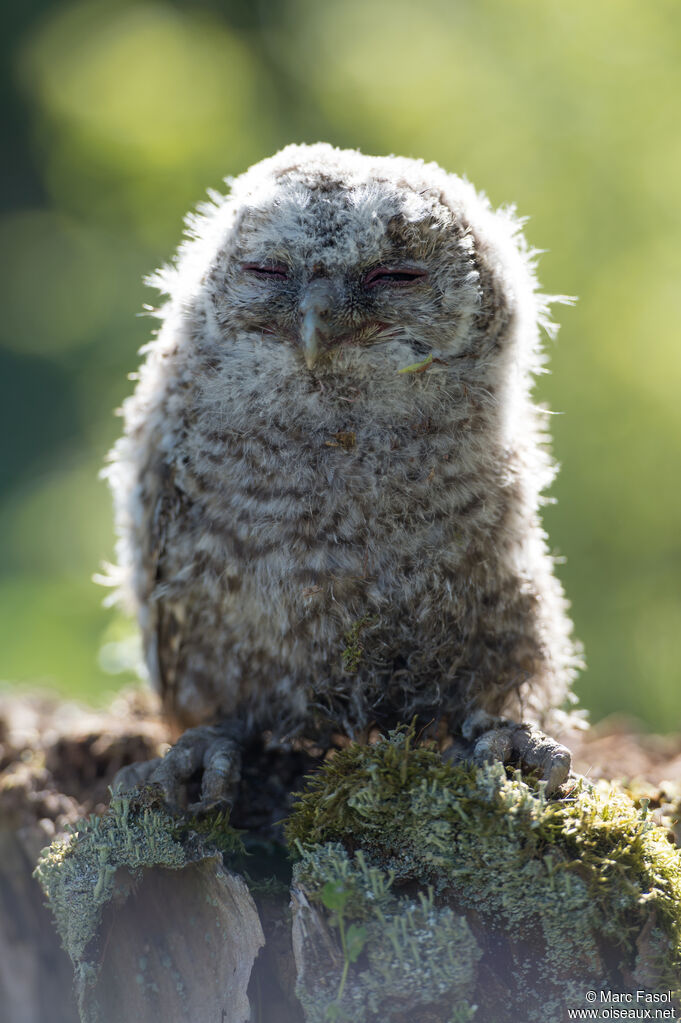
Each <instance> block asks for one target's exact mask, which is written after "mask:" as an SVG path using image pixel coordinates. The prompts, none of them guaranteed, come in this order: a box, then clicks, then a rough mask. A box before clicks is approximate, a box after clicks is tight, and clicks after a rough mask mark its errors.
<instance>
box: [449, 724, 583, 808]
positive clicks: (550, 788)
mask: <svg viewBox="0 0 681 1023" xmlns="http://www.w3.org/2000/svg"><path fill="white" fill-rule="evenodd" d="M462 732H463V734H464V737H465V738H467V739H468V740H469V741H472V742H473V750H472V759H473V761H474V762H475V763H477V764H485V763H490V762H491V761H495V760H499V761H501V763H502V764H517V765H518V766H519V767H520V768H521V770H523V771H525V772H527V773H535V774H538V775H539V777H540V779H541V780H542V781H544V782H546V792H547V793H548V794H551V793H553V792H555V791H556V790H557V789H559V788H560V786H561V785H562V784H563V782H565V780H566V779H567V777H568V775H569V773H570V766H571V763H572V757H571V754H570V751H569V749H568V748H567V747H566V746H563V745H562V744H561V743H559V742H556V740H555V739H552V738H551V737H550V736H548V735H545V734H544V732H542V731H540V730H539V729H538V728H535V727H534V726H533V725H528V724H521V725H519V724H516V723H515V722H513V721H508V720H506V719H504V718H492V717H491V716H490V715H489V714H486V713H484V712H481V711H478V712H476V713H475V714H472V715H470V717H468V718H467V719H466V721H465V722H464V725H463V728H462Z"/></svg>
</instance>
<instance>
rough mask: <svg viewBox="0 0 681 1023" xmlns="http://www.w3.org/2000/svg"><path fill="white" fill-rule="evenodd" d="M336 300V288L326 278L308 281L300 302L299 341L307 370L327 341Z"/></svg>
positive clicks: (310, 367) (312, 364)
mask: <svg viewBox="0 0 681 1023" xmlns="http://www.w3.org/2000/svg"><path fill="white" fill-rule="evenodd" d="M337 300H338V298H337V293H336V287H335V286H334V284H333V282H332V281H330V280H329V279H328V278H327V277H320V278H317V279H316V280H313V281H310V283H309V284H308V286H307V288H306V289H305V293H304V295H303V297H302V299H301V302H300V316H301V320H300V341H301V345H302V349H303V355H304V356H305V364H306V366H307V368H308V369H312V367H313V366H314V364H315V362H316V360H317V356H318V355H319V353H320V351H322V350H323V349H324V347H325V345H326V342H327V341H328V340H329V336H330V326H329V319H330V315H331V311H332V309H333V307H334V305H336V304H337Z"/></svg>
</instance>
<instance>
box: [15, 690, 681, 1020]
mask: <svg viewBox="0 0 681 1023" xmlns="http://www.w3.org/2000/svg"><path fill="white" fill-rule="evenodd" d="M3 722H4V724H3ZM0 729H1V730H0V737H1V739H2V751H1V754H0V755H1V759H0V855H1V857H2V858H1V859H0V907H1V909H2V915H1V916H0V1006H1V1007H2V1008H1V1009H0V1018H2V1019H3V1020H7V1021H8V1023H38V1021H41V1023H42V1021H43V1020H45V1019H50V1020H56V1021H57V1023H77V1021H78V1020H79V1019H80V1020H82V1021H90V1023H93V1021H99V1023H118V1021H119V1020H120V1021H123V1020H130V1019H134V1020H139V1021H140V1023H146V1021H149V1023H151V1021H156V1020H161V1019H163V1020H164V1021H178V1023H179V1021H185V1020H187V1021H189V1020H192V1021H194V1020H206V1021H208V1020H211V1021H212V1020H215V1021H217V1023H223V1021H224V1023H241V1021H242V1020H243V1021H244V1023H246V1021H247V1020H250V1021H251V1023H253V1021H256V1023H325V1021H328V1020H331V1021H333V1020H336V1021H340V1020H353V1021H358V1023H362V1021H366V1023H370V1021H371V1023H378V1021H379V1020H380V1021H381V1023H384V1021H385V1023H388V1021H390V1023H403V1021H405V1023H406V1021H407V1020H408V1021H409V1023H463V1021H467V1020H475V1021H478V1023H507V1021H508V1023H511V1021H513V1023H515V1021H516V1020H518V1019H523V1020H524V1021H525V1023H532V1021H534V1020H542V1021H546V1020H548V1021H551V1023H562V1020H564V1019H567V1018H568V1016H567V1013H568V1010H569V1009H580V1008H588V1005H587V1003H585V1000H584V999H585V995H586V991H587V990H594V991H596V992H598V993H599V997H600V992H601V991H604V992H607V991H609V992H612V993H614V994H615V995H622V996H624V995H628V994H630V993H633V994H632V997H634V998H638V999H639V1003H640V1006H641V1007H646V1006H647V1007H650V1006H651V1005H655V1006H656V1007H657V1008H661V1009H665V1008H666V1009H671V1008H674V1009H675V1010H678V1008H679V999H680V998H681V858H680V855H679V851H678V850H677V849H676V848H675V846H674V845H673V843H672V840H671V836H672V830H673V823H671V822H672V821H673V819H674V814H675V808H674V806H673V805H672V804H673V799H674V798H675V791H676V792H677V796H676V798H678V790H677V789H675V783H674V778H675V775H676V771H677V765H679V764H681V758H679V757H678V753H679V749H680V748H681V744H679V743H678V742H677V744H676V746H674V745H673V743H672V744H671V745H668V746H667V747H666V748H665V749H664V754H665V755H661V754H660V749H661V748H662V747H660V745H659V743H658V744H657V745H655V744H653V745H652V746H651V745H650V743H649V742H648V741H647V740H634V739H632V738H631V737H629V738H624V737H623V732H622V731H621V729H620V731H619V732H618V733H617V741H616V742H615V743H614V746H615V747H616V749H617V750H618V751H621V750H622V748H623V746H625V745H626V743H627V742H629V743H630V744H631V743H634V742H635V744H636V747H637V749H638V750H639V754H640V757H639V760H641V758H642V759H643V760H644V761H645V758H646V756H647V757H648V760H647V763H648V767H649V768H650V770H649V771H647V772H646V773H647V774H648V781H647V782H644V781H639V782H637V783H636V785H635V786H633V787H632V788H631V792H632V793H633V797H634V798H633V799H632V798H631V797H630V795H627V794H625V793H624V792H623V791H622V790H621V789H617V788H614V787H612V786H610V787H608V786H600V787H599V786H593V785H591V784H586V783H585V782H583V781H575V782H572V783H571V785H570V786H569V787H568V788H567V789H566V790H564V791H563V792H562V793H561V794H560V797H559V798H557V799H551V800H548V799H546V798H545V796H544V793H543V792H542V790H541V786H539V787H538V786H536V785H533V784H531V783H528V782H526V781H524V780H522V779H521V778H520V777H518V776H515V777H513V776H511V775H509V774H508V772H506V771H504V770H503V769H502V768H500V767H498V766H497V767H494V766H493V767H491V768H488V769H483V770H466V769H464V768H462V767H453V766H451V765H447V764H443V762H442V760H441V758H440V757H439V755H438V754H437V752H436V751H434V750H432V749H427V748H423V747H418V748H417V747H416V746H415V744H414V739H413V736H412V735H411V734H410V733H409V731H408V730H406V731H401V732H397V733H394V734H393V735H392V736H391V737H389V738H388V739H387V740H382V741H379V742H378V743H377V744H375V745H369V746H364V747H362V746H358V745H350V746H347V747H346V748H343V749H339V750H337V751H335V754H334V755H333V756H332V757H331V758H330V759H328V758H327V760H326V761H324V758H323V756H322V755H321V752H320V751H308V752H307V753H302V752H301V751H299V750H298V751H292V750H288V751H287V750H284V751H281V750H279V751H268V750H267V749H266V746H264V745H263V746H262V747H261V748H259V749H254V750H252V751H251V756H250V759H249V758H246V760H245V777H244V784H243V786H242V790H243V791H242V796H241V797H240V801H239V803H238V804H237V806H236V807H235V808H234V812H233V815H232V820H231V821H227V820H226V819H225V818H224V817H221V816H219V815H218V816H212V817H206V818H201V819H194V818H192V819H190V818H186V817H178V816H172V815H170V814H169V813H168V812H167V810H166V809H165V807H164V805H163V804H162V802H161V800H160V798H159V794H158V793H156V792H155V791H154V790H153V789H147V790H143V791H142V792H141V793H138V794H136V795H134V796H131V797H118V798H116V799H114V800H112V801H110V800H109V796H108V792H107V785H108V783H109V782H110V780H111V778H112V776H113V773H114V772H115V771H116V770H117V769H118V768H120V767H121V766H123V765H124V764H125V763H127V762H130V761H131V760H136V759H140V758H142V757H148V756H152V755H157V754H158V753H159V752H161V751H162V749H163V743H164V741H165V739H166V738H167V735H166V733H165V730H164V728H163V726H162V724H161V722H160V720H159V719H158V717H157V716H155V715H154V713H153V711H152V710H150V708H149V707H146V706H140V705H139V700H138V698H134V699H128V700H127V701H121V700H119V701H118V704H117V706H115V707H114V709H113V710H112V711H111V712H107V713H102V714H93V713H91V712H86V711H82V710H81V711H75V710H73V709H72V708H68V707H55V706H54V705H50V704H46V703H45V702H44V701H41V700H38V699H13V700H5V702H4V704H2V703H0ZM605 738H607V737H605ZM605 738H604V736H602V735H601V736H598V735H596V736H594V737H593V740H592V741H593V743H594V744H598V743H600V744H601V745H600V746H599V747H598V748H600V749H602V748H603V742H604V741H605ZM593 748H596V746H594V747H593ZM648 749H650V750H651V751H652V752H649V753H648V752H646V751H647V750H648ZM584 750H586V752H584ZM578 762H579V761H578ZM320 764H321V769H319V768H320ZM580 766H585V767H586V766H591V767H593V760H592V759H590V754H589V751H588V746H587V747H584V748H583V751H582V760H581V764H580ZM312 769H314V772H313V774H312V775H311V777H310V778H308V780H307V781H304V779H305V776H306V774H307V773H308V772H310V771H312ZM605 769H606V770H607V765H605ZM679 773H680V774H681V772H679ZM665 776H666V777H667V779H668V780H667V781H666V782H665V783H664V784H660V781H661V779H662V778H664V777H665ZM301 786H302V792H301V795H300V796H299V797H298V798H297V801H296V804H295V806H294V807H293V810H292V812H291V802H290V798H289V795H288V794H289V793H290V792H291V791H292V790H296V789H301ZM676 810H678V807H676ZM677 816H678V814H677ZM284 817H288V823H287V825H286V840H287V844H288V850H287V848H286V846H285V845H284V843H283V840H282V839H283V836H282V832H281V827H280V825H279V824H278V823H277V822H280V821H281V820H282V818H284ZM234 824H236V825H238V828H239V829H242V830H240V831H238V830H236V829H235V827H234V826H233V825H234ZM50 842H51V843H52V844H51V845H50V846H49V848H46V849H45V851H44V852H43V853H42V856H41V855H40V849H41V848H42V847H44V846H48V843H50ZM287 854H290V855H287ZM292 860H293V861H294V862H291V861H292ZM36 865H37V870H36V871H35V876H32V875H33V873H34V868H35V867H36ZM39 884H40V885H42V888H43V890H44V892H45V893H47V895H48V897H49V903H50V908H51V911H52V915H53V916H54V919H55V921H56V924H57V928H55V927H54V926H53V925H52V920H51V914H50V912H49V911H48V910H47V909H46V908H45V907H44V905H43V903H44V897H43V894H42V892H41V889H40V887H39ZM64 949H66V951H64ZM67 953H68V954H67ZM637 992H639V994H636V993H637ZM645 999H650V1001H645ZM622 1000H623V1001H626V999H624V997H623V998H622ZM667 1018H672V1016H671V1015H670V1016H668V1017H667Z"/></svg>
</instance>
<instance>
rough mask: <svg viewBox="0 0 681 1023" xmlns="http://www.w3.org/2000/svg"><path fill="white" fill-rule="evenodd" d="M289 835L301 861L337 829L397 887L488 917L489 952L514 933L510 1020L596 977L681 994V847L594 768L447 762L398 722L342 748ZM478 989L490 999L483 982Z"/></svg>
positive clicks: (560, 1005) (509, 961)
mask: <svg viewBox="0 0 681 1023" xmlns="http://www.w3.org/2000/svg"><path fill="white" fill-rule="evenodd" d="M288 836H289V839H290V841H292V842H295V843H296V844H297V846H298V848H300V849H301V850H302V852H303V854H304V855H303V860H302V866H299V868H298V869H299V870H302V871H303V872H305V871H306V870H307V869H308V868H307V867H306V863H307V858H308V857H309V856H314V855H319V853H318V852H316V851H315V850H317V849H318V848H319V847H320V846H321V847H322V848H324V849H326V848H329V846H328V843H340V844H341V845H340V846H339V845H334V846H333V848H334V849H336V850H338V849H339V848H343V849H344V850H346V851H347V853H348V855H349V856H350V857H352V856H353V855H354V857H355V859H356V856H357V852H358V850H363V852H364V855H365V857H366V863H367V865H368V866H367V869H376V870H379V871H381V873H382V876H384V877H386V878H389V879H390V884H391V890H393V891H396V890H399V888H400V887H404V886H409V885H412V886H413V885H414V884H415V883H416V884H418V885H420V886H427V885H431V886H432V888H433V891H434V893H435V896H436V902H437V903H439V904H440V905H450V906H452V905H453V906H455V907H457V908H458V909H460V910H463V911H464V912H465V913H466V915H467V917H468V918H469V920H473V919H475V920H478V921H481V922H482V924H483V925H484V934H485V937H484V938H483V939H481V937H480V934H479V932H478V930H477V929H476V940H477V942H478V943H480V942H481V941H482V947H483V951H484V953H485V955H486V956H487V957H489V956H490V955H491V953H492V949H493V948H496V949H497V950H498V947H499V942H502V943H503V945H504V956H505V965H504V966H503V968H501V972H502V974H503V978H504V983H505V984H506V985H507V987H508V991H509V992H510V994H509V1006H508V1007H507V1010H506V1011H507V1012H508V1017H506V1016H503V1014H502V1016H501V1017H499V1019H501V1018H504V1019H505V1018H509V1019H513V1018H519V1017H518V1013H519V1012H521V1014H522V1016H523V1018H524V1019H527V1020H528V1021H532V1020H543V1019H546V1018H553V1016H552V1015H551V1014H552V1013H553V1015H554V1016H555V1017H556V1018H561V1013H564V1011H565V1007H566V1006H572V1007H575V1008H578V1007H581V1006H582V1001H581V999H583V991H584V990H585V989H586V987H592V988H594V989H599V988H601V987H610V989H611V990H620V991H621V990H629V987H628V986H627V985H628V984H629V985H630V984H631V983H633V984H634V988H636V987H640V988H650V989H656V990H666V989H671V990H672V991H674V992H675V996H676V998H677V999H678V998H679V997H680V996H681V981H680V979H679V978H680V977H681V855H680V854H679V851H678V850H677V849H675V848H674V847H673V846H672V845H671V844H670V842H669V841H668V839H667V837H666V835H665V832H664V831H663V830H662V829H661V828H659V827H658V826H656V825H655V824H654V823H653V822H652V820H651V819H650V817H649V816H648V814H647V812H646V810H645V809H638V808H637V807H636V806H635V805H634V803H633V802H632V801H631V800H630V799H629V798H628V797H627V796H626V795H624V794H623V793H622V792H620V791H618V790H617V789H616V788H615V787H613V786H608V785H605V784H599V785H597V786H591V785H588V784H587V783H586V782H584V781H582V782H578V783H577V784H576V785H575V787H574V788H573V789H572V791H571V792H570V793H569V794H568V795H566V796H564V797H563V798H560V799H555V800H553V801H550V800H548V799H547V798H546V796H545V794H544V791H543V787H542V786H541V785H540V786H538V787H536V788H534V787H531V786H530V785H528V784H527V783H526V782H525V781H523V780H522V778H521V777H520V776H519V775H518V774H516V775H515V776H514V777H509V776H508V775H507V773H506V771H505V770H504V768H503V767H502V766H501V765H499V764H496V765H490V766H489V767H486V768H484V769H467V768H463V767H461V766H452V765H448V764H445V763H443V762H442V759H441V758H440V756H439V755H438V754H437V753H435V752H433V751H430V750H428V749H424V748H413V734H412V733H411V732H410V731H408V730H406V731H405V730H402V731H398V732H395V733H392V734H391V735H390V737H389V738H388V739H387V740H384V741H381V742H379V743H378V744H377V745H375V746H369V747H366V746H359V745H356V744H354V745H351V746H349V747H348V748H347V749H345V750H343V751H340V752H338V753H337V754H336V755H335V756H334V757H333V759H332V760H331V761H330V762H329V763H328V764H327V765H325V766H324V768H323V769H322V770H321V771H320V772H319V773H318V774H317V775H316V776H314V777H313V778H312V779H311V780H310V781H309V782H308V785H307V788H306V790H305V791H304V793H303V794H302V795H301V796H300V797H299V799H298V802H297V805H296V807H295V810H294V813H293V815H292V817H291V819H290V821H289V823H288ZM336 855H337V856H338V855H340V853H338V852H337V853H336ZM353 862H354V860H353ZM303 876H306V875H305V874H304V873H303ZM351 906H352V908H353V912H355V902H353V903H351ZM357 914H358V915H357V918H358V919H360V918H361V913H360V912H359V910H357ZM350 915H351V916H352V913H351V914H350ZM498 958H499V957H498V956H497V960H498ZM495 969H497V970H498V969H500V967H499V965H498V962H497V964H496V965H495ZM513 992H515V996H514V995H513ZM580 992H581V994H580ZM467 993H468V995H469V1000H470V1001H471V1003H472V1001H473V1000H477V999H478V996H480V995H481V996H482V997H481V1000H482V1002H483V1003H484V997H485V992H484V991H482V993H481V992H480V991H478V990H477V989H476V988H475V985H473V987H472V988H471V989H470V990H469V991H468V992H467ZM513 997H516V998H517V999H518V1001H517V1003H516V1004H515V1006H514V1005H513V1004H511V1003H512V1002H513ZM514 1013H515V1016H514Z"/></svg>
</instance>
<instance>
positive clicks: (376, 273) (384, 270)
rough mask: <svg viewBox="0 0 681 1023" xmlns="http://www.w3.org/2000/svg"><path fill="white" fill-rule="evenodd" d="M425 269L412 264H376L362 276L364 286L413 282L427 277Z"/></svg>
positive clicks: (371, 286) (373, 286)
mask: <svg viewBox="0 0 681 1023" xmlns="http://www.w3.org/2000/svg"><path fill="white" fill-rule="evenodd" d="M427 276H428V273H427V271H426V270H420V269H419V268H418V267H413V266H399V267H387V266H378V267H376V269H375V270H370V271H369V273H368V274H367V275H366V277H365V278H364V286H365V287H366V288H375V287H377V286H378V285H380V284H413V283H414V282H415V281H420V280H423V278H424V277H427Z"/></svg>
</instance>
